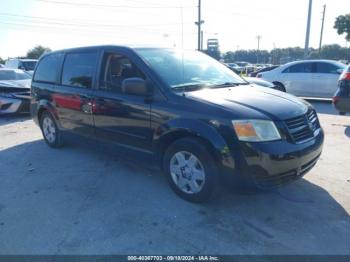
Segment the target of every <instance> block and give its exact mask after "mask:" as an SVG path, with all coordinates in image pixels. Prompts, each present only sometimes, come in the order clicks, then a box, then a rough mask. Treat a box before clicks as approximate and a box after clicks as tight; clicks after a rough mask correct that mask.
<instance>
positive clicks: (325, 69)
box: [316, 62, 340, 74]
mask: <svg viewBox="0 0 350 262" xmlns="http://www.w3.org/2000/svg"><path fill="white" fill-rule="evenodd" d="M338 69H340V68H339V67H337V66H335V65H333V64H330V63H321V62H319V63H316V73H321V74H337V70H338Z"/></svg>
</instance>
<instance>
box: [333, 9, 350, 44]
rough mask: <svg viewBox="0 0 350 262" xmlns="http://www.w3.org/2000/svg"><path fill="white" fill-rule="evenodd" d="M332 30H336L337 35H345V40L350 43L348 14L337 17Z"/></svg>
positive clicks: (349, 17) (349, 16)
mask: <svg viewBox="0 0 350 262" xmlns="http://www.w3.org/2000/svg"><path fill="white" fill-rule="evenodd" d="M334 28H335V29H337V32H338V34H339V35H342V34H345V39H346V40H347V41H350V14H347V15H340V16H338V17H337V18H336V20H335V23H334Z"/></svg>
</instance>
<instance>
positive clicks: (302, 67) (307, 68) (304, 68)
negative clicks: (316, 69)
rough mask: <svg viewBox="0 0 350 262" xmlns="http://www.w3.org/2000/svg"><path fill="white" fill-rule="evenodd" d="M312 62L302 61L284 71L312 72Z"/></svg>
mask: <svg viewBox="0 0 350 262" xmlns="http://www.w3.org/2000/svg"><path fill="white" fill-rule="evenodd" d="M311 72H312V63H300V64H296V65H292V66H290V67H288V68H287V69H285V70H284V71H283V73H311Z"/></svg>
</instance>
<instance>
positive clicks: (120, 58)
mask: <svg viewBox="0 0 350 262" xmlns="http://www.w3.org/2000/svg"><path fill="white" fill-rule="evenodd" d="M99 71H100V73H99V81H98V87H97V90H96V92H95V97H94V103H93V118H94V123H95V133H96V136H97V137H98V138H100V139H103V140H108V141H110V142H113V143H118V144H123V145H126V146H129V147H132V148H137V149H140V150H145V151H150V150H151V145H152V143H151V142H152V131H151V119H150V111H151V103H150V99H149V98H147V97H144V96H138V95H130V94H126V93H124V92H123V90H122V88H121V85H122V83H123V81H124V80H125V79H127V78H133V77H138V78H143V79H145V80H146V76H145V75H144V74H143V73H142V72H141V71H140V70H139V69H138V67H137V66H136V64H135V63H134V62H133V61H132V60H131V59H130V58H129V57H128V56H126V55H125V54H122V53H118V52H115V51H108V50H105V52H104V55H103V59H102V65H101V68H100V70H99Z"/></svg>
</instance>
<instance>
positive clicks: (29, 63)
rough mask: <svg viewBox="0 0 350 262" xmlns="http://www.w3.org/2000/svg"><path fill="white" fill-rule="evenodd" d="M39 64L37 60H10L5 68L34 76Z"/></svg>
mask: <svg viewBox="0 0 350 262" xmlns="http://www.w3.org/2000/svg"><path fill="white" fill-rule="evenodd" d="M37 62H38V60H37V59H21V58H9V59H8V60H7V61H6V62H5V67H6V68H12V69H22V70H24V71H27V72H29V73H30V74H33V71H34V68H35V66H36V63H37Z"/></svg>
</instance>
